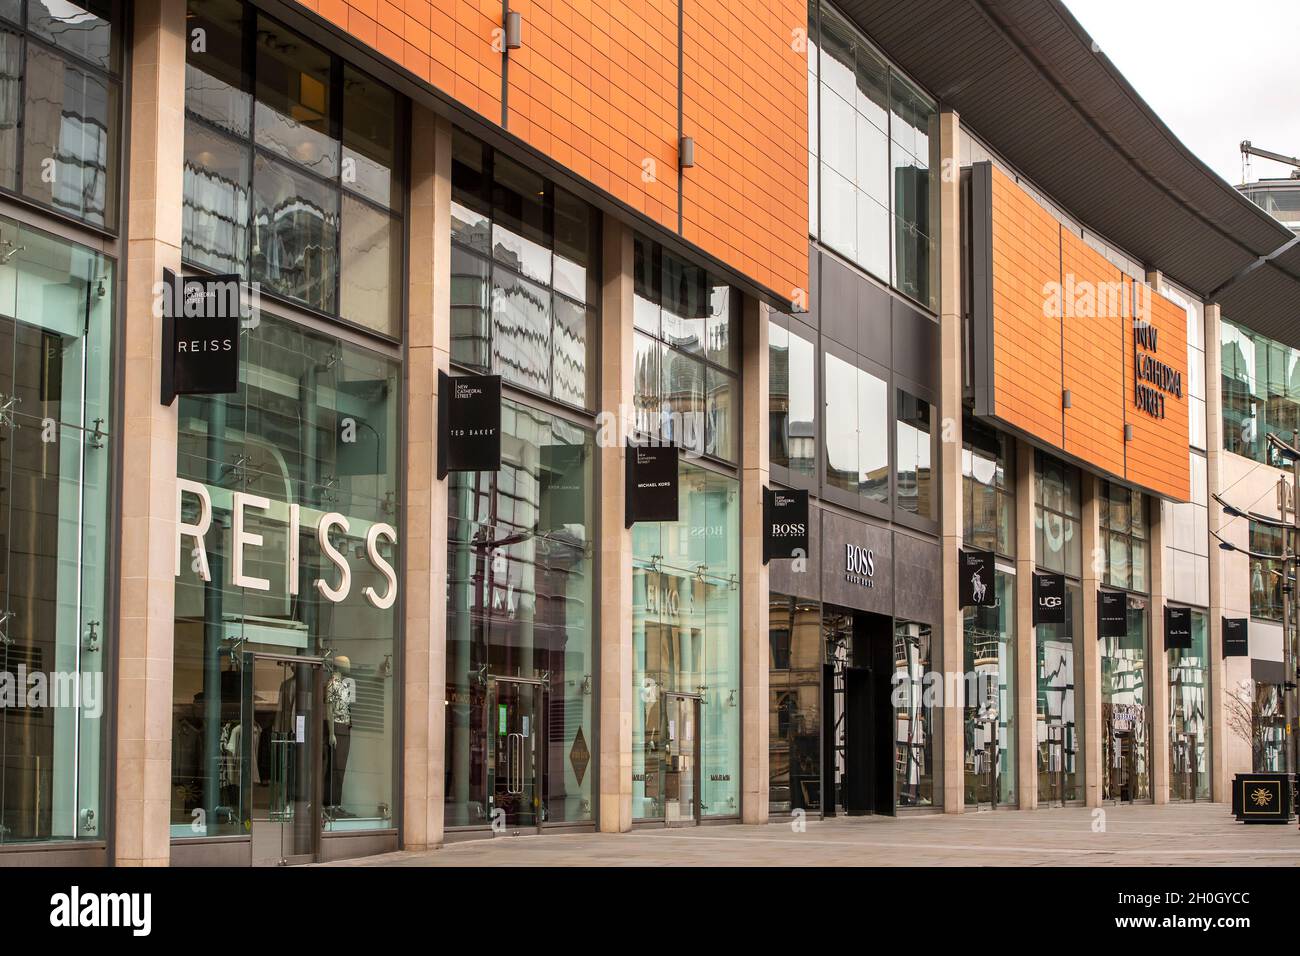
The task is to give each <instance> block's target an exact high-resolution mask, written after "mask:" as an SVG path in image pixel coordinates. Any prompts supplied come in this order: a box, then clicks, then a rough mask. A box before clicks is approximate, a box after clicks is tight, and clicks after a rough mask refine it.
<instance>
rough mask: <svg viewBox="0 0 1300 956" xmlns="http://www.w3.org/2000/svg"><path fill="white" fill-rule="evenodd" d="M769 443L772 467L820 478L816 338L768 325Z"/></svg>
mask: <svg viewBox="0 0 1300 956" xmlns="http://www.w3.org/2000/svg"><path fill="white" fill-rule="evenodd" d="M768 380H769V382H770V387H769V389H768V391H769V393H770V400H769V410H768V422H769V427H770V429H771V432H770V437H769V439H768V448H769V449H770V458H771V462H772V464H773V465H780V466H782V467H784V468H788V469H790V472H791V474H792V475H802V476H804V477H805V478H808V479H812V478H814V477H815V476H816V474H817V412H816V408H817V347H816V345H815V344H814V339H813V338H811V337H810V338H805V337H804V336H803V335H800V334H799V333H798V332H795V331H792V330H789V329H785V328H782V327H781V326H780V325H777V324H776V323H775V322H769V323H768Z"/></svg>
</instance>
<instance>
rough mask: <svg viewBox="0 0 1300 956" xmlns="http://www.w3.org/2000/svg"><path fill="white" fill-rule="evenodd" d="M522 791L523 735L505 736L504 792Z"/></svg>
mask: <svg viewBox="0 0 1300 956" xmlns="http://www.w3.org/2000/svg"><path fill="white" fill-rule="evenodd" d="M523 792H524V735H523V734H509V735H507V737H506V793H513V794H521V793H523Z"/></svg>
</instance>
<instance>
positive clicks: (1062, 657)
mask: <svg viewBox="0 0 1300 956" xmlns="http://www.w3.org/2000/svg"><path fill="white" fill-rule="evenodd" d="M1080 515H1081V499H1080V483H1079V472H1078V470H1077V469H1076V468H1073V467H1071V466H1070V465H1067V464H1065V463H1064V462H1062V461H1060V460H1058V459H1056V458H1053V457H1052V456H1051V455H1048V454H1045V453H1044V452H1041V451H1036V452H1035V453H1034V556H1035V561H1036V564H1037V566H1038V568H1039V569H1040V570H1042V571H1046V572H1052V573H1055V574H1062V575H1065V578H1066V585H1065V623H1063V624H1040V625H1038V627H1037V629H1036V630H1037V641H1036V657H1037V664H1036V669H1037V675H1038V677H1037V680H1038V698H1037V700H1038V703H1037V707H1038V713H1037V715H1036V726H1037V731H1036V738H1035V739H1036V741H1037V744H1038V796H1039V799H1040V800H1042V801H1044V802H1048V801H1050V802H1068V801H1071V800H1079V799H1081V798H1082V797H1083V791H1082V788H1081V780H1080V773H1079V771H1080V767H1079V760H1080V757H1081V755H1082V754H1083V743H1082V736H1081V730H1082V728H1081V726H1080V723H1079V720H1078V713H1077V708H1076V704H1075V688H1076V687H1077V686H1079V685H1080V668H1081V667H1082V655H1080V654H1079V653H1078V650H1077V645H1076V639H1078V638H1079V637H1081V635H1082V634H1083V603H1082V602H1083V594H1082V590H1081V588H1080V586H1079V576H1080V574H1081V570H1082V564H1083V535H1082V533H1081V525H1080Z"/></svg>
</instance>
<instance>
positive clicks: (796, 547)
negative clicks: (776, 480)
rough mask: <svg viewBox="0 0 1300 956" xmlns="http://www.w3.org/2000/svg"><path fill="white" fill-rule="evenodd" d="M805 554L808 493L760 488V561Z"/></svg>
mask: <svg viewBox="0 0 1300 956" xmlns="http://www.w3.org/2000/svg"><path fill="white" fill-rule="evenodd" d="M807 556H808V492H806V491H792V490H790V489H787V488H764V489H763V563H764V564H767V562H768V561H771V560H773V559H782V558H806V557H807Z"/></svg>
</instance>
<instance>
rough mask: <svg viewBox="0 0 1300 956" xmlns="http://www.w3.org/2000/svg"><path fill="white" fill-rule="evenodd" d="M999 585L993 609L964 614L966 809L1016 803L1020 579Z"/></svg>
mask: <svg viewBox="0 0 1300 956" xmlns="http://www.w3.org/2000/svg"><path fill="white" fill-rule="evenodd" d="M995 580H996V588H997V604H996V605H995V606H993V607H968V608H966V609H965V610H964V611H963V612H962V613H963V618H964V623H965V628H964V633H965V652H964V654H963V664H964V668H963V670H964V677H965V698H966V700H965V713H964V717H965V720H964V729H965V733H964V736H965V777H966V783H965V798H966V804H967V805H968V806H975V805H979V804H1008V803H1012V802H1013V801H1014V800H1015V799H1016V738H1015V720H1016V713H1015V704H1016V686H1015V659H1016V615H1015V607H1016V597H1015V593H1016V578H1015V575H1014V574H1007V573H1006V572H1004V571H998V572H997V573H996V575H995Z"/></svg>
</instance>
